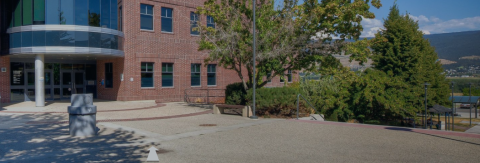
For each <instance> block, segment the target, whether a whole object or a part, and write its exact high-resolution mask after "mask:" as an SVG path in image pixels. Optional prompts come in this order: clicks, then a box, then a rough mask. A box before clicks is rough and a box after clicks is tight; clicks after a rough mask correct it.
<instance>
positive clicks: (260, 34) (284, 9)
mask: <svg viewBox="0 0 480 163" xmlns="http://www.w3.org/2000/svg"><path fill="white" fill-rule="evenodd" d="M257 4H258V5H257V8H256V25H257V26H256V28H257V30H256V31H255V32H256V33H257V42H256V46H257V47H256V49H257V52H256V53H257V55H256V60H257V65H256V67H257V71H256V72H257V73H256V74H253V64H252V63H253V62H252V61H253V55H252V54H253V53H252V43H253V34H252V33H253V32H252V24H253V22H252V21H253V11H252V1H251V0H207V1H206V2H205V4H204V6H203V7H199V8H198V11H197V13H199V14H202V15H208V16H211V17H212V18H213V19H214V20H215V28H212V27H207V26H205V25H200V26H199V27H198V28H196V29H195V30H198V31H199V32H200V41H199V50H206V51H208V52H209V57H208V58H207V59H206V60H205V62H207V63H208V62H216V63H217V64H218V65H219V66H222V67H224V68H227V69H231V70H234V71H235V72H236V73H237V74H238V76H239V77H240V79H241V80H242V83H243V86H244V89H245V90H247V89H249V88H251V87H252V85H253V84H256V85H257V87H262V86H264V85H265V84H267V81H268V80H271V79H272V78H274V77H275V76H285V75H286V74H285V73H286V72H287V70H312V71H313V70H315V69H316V63H317V61H320V60H322V59H323V58H324V57H329V56H331V54H338V53H340V52H341V51H342V50H343V48H345V45H346V43H345V42H344V40H345V39H358V38H359V36H360V33H361V31H362V30H363V28H362V26H361V24H360V22H361V21H362V19H363V18H374V14H373V13H372V12H370V11H369V8H370V6H369V4H372V5H373V6H375V7H377V8H378V7H380V6H381V4H380V0H372V1H370V0H355V1H353V2H352V1H350V0H322V1H321V2H318V0H305V1H304V2H303V4H299V3H298V0H284V2H283V5H282V6H279V7H276V8H275V6H274V5H275V2H274V0H257ZM198 24H201V23H198ZM333 37H339V38H340V39H338V40H333V39H332V38H333ZM244 74H246V76H244ZM267 74H269V75H267ZM253 75H256V80H257V81H252V78H253ZM265 76H267V78H265V79H264V78H263V77H265Z"/></svg>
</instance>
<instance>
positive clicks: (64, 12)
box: [60, 0, 75, 25]
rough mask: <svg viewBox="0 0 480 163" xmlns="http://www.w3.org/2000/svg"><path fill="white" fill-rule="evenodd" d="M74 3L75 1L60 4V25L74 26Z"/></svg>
mask: <svg viewBox="0 0 480 163" xmlns="http://www.w3.org/2000/svg"><path fill="white" fill-rule="evenodd" d="M73 6H74V3H73V0H62V1H61V2H60V9H61V11H60V24H65V25H74V24H75V23H74V22H75V19H73V17H74V7H73Z"/></svg>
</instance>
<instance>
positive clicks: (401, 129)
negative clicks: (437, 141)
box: [385, 127, 480, 146]
mask: <svg viewBox="0 0 480 163" xmlns="http://www.w3.org/2000/svg"><path fill="white" fill-rule="evenodd" d="M385 129H387V130H394V131H407V132H413V133H417V134H422V135H428V136H433V137H436V138H442V139H447V140H453V141H457V142H462V143H467V144H472V145H478V146H480V144H478V143H473V142H468V141H464V140H458V139H453V138H448V137H443V136H438V135H433V134H427V133H420V132H415V131H413V130H412V129H409V128H400V127H387V128H385Z"/></svg>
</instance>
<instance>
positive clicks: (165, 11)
mask: <svg viewBox="0 0 480 163" xmlns="http://www.w3.org/2000/svg"><path fill="white" fill-rule="evenodd" d="M172 13H173V12H172V9H171V8H164V7H162V32H173V15H172Z"/></svg>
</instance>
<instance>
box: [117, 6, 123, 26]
mask: <svg viewBox="0 0 480 163" xmlns="http://www.w3.org/2000/svg"><path fill="white" fill-rule="evenodd" d="M117 14H118V31H123V6H119V7H118V13H117Z"/></svg>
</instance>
